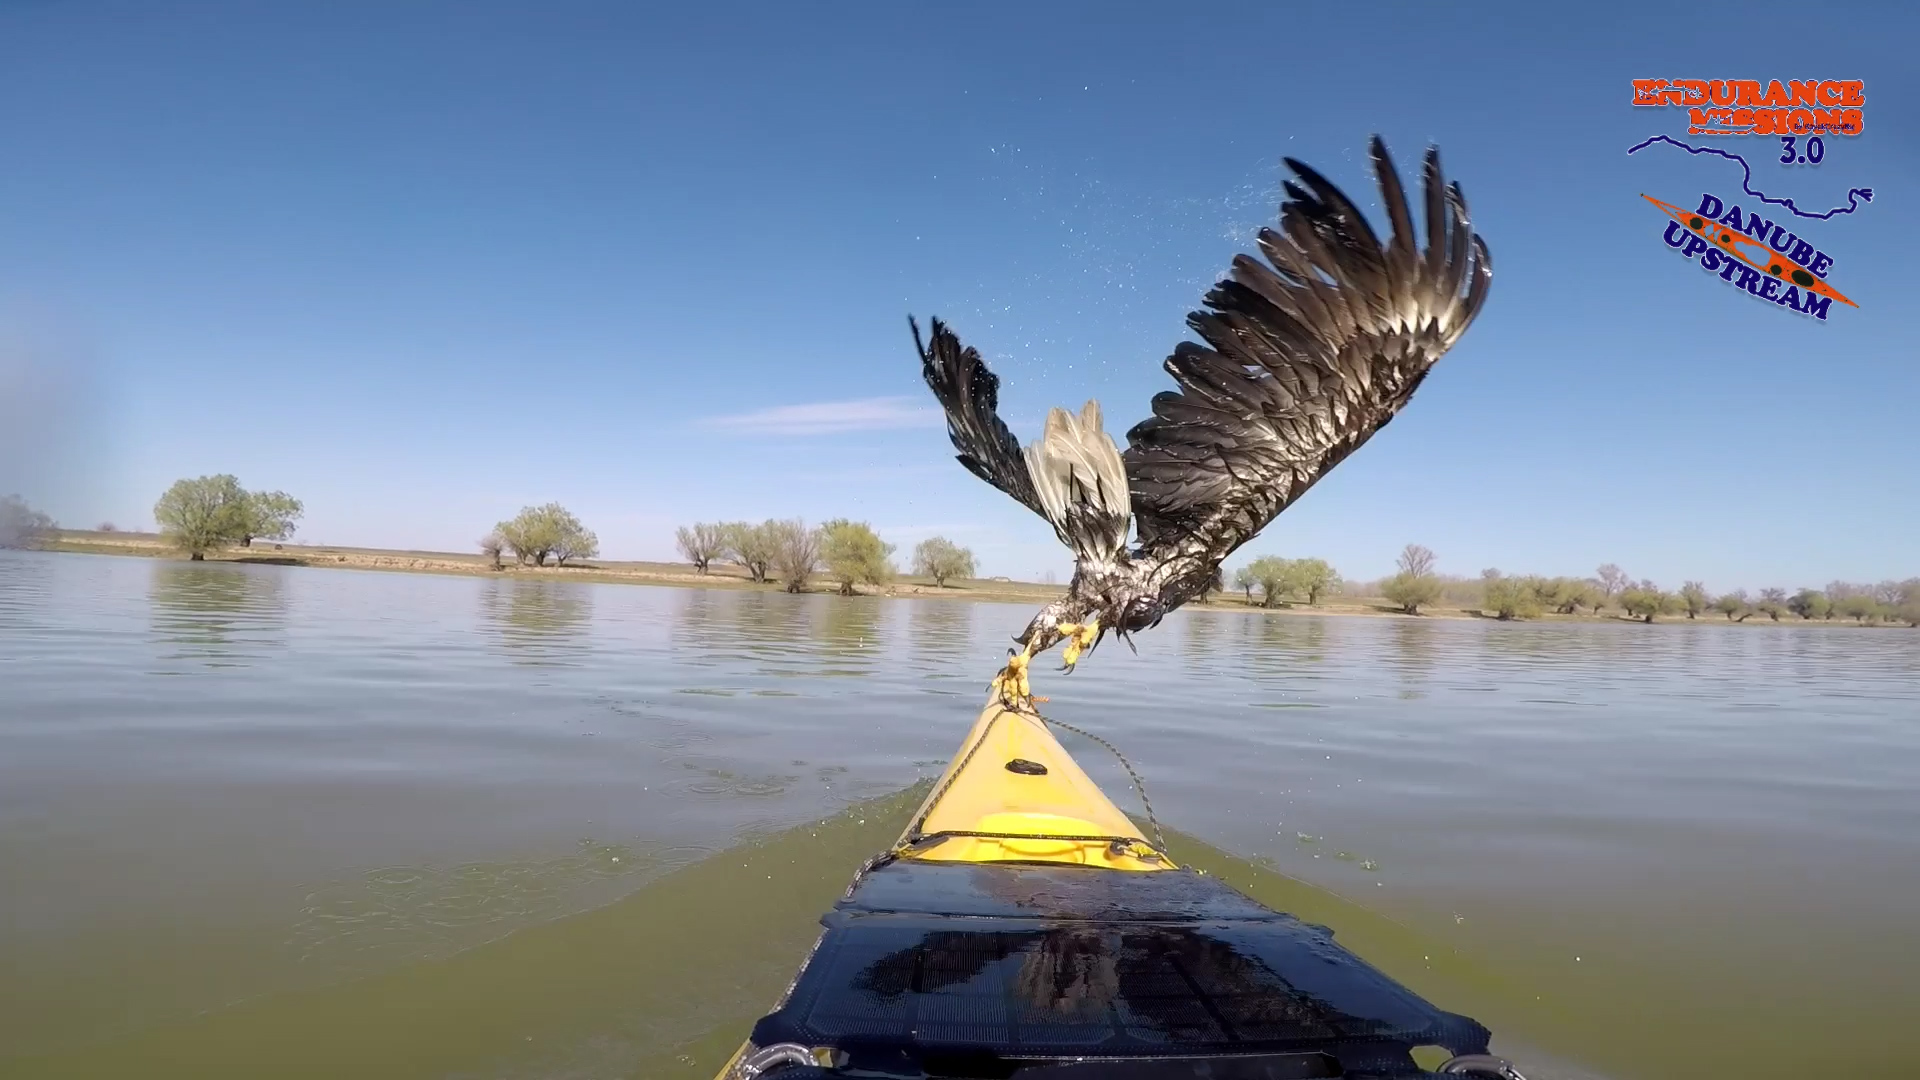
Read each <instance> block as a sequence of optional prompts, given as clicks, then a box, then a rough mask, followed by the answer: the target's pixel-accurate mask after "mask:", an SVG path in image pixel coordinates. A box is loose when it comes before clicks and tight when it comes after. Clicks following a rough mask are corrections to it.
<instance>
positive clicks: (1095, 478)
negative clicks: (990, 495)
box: [907, 317, 1131, 564]
mask: <svg viewBox="0 0 1920 1080" xmlns="http://www.w3.org/2000/svg"><path fill="white" fill-rule="evenodd" d="M907 323H908V325H909V326H911V327H913V343H914V347H915V348H917V349H918V350H919V351H920V363H921V367H922V372H923V374H925V375H926V378H927V385H928V386H929V387H931V388H932V389H933V395H934V397H936V398H938V399H939V400H940V407H941V408H942V409H943V410H945V411H946V414H947V434H948V436H949V437H951V438H952V440H953V448H954V449H955V450H958V451H960V453H959V454H958V455H957V456H958V457H959V460H960V464H962V465H965V466H966V467H967V468H968V470H970V471H971V472H972V473H973V474H974V475H975V476H978V477H979V478H980V479H982V480H985V481H986V482H987V483H989V484H992V485H993V486H994V487H997V488H999V489H1000V490H1001V491H1004V492H1006V493H1007V494H1009V495H1011V496H1013V497H1014V498H1015V499H1018V500H1020V502H1021V503H1022V504H1023V505H1025V506H1026V507H1027V508H1028V509H1030V510H1032V511H1033V512H1034V513H1036V514H1039V515H1040V516H1041V517H1043V518H1046V519H1047V521H1048V522H1049V523H1051V524H1052V525H1053V529H1054V532H1055V533H1056V534H1058V535H1059V537H1060V542H1061V543H1063V544H1065V545H1067V547H1069V548H1071V549H1072V550H1073V554H1074V557H1075V558H1076V559H1094V560H1097V561H1099V562H1101V563H1102V564H1110V563H1111V562H1112V561H1113V559H1114V557H1115V556H1116V555H1118V554H1119V553H1120V552H1121V551H1122V550H1124V549H1125V547H1126V544H1127V524H1128V501H1129V497H1130V496H1129V488H1130V486H1131V485H1130V482H1129V481H1128V479H1127V473H1126V467H1125V466H1124V465H1123V464H1122V463H1121V459H1120V448H1119V447H1117V446H1115V445H1114V444H1113V439H1112V438H1111V437H1109V436H1108V435H1107V433H1106V432H1105V431H1104V430H1102V428H1101V423H1100V406H1099V405H1098V404H1096V403H1094V402H1091V401H1089V402H1087V404H1086V407H1085V408H1084V409H1082V410H1081V411H1080V414H1079V415H1078V416H1075V415H1074V414H1072V413H1069V412H1067V411H1066V410H1064V409H1054V410H1053V411H1052V412H1051V413H1049V414H1048V416H1047V427H1046V431H1045V432H1044V433H1043V434H1042V435H1041V437H1040V439H1039V440H1038V441H1037V442H1035V443H1034V444H1033V445H1031V446H1029V447H1027V448H1026V449H1025V450H1022V449H1021V448H1020V440H1018V439H1016V438H1014V435H1013V432H1012V431H1010V430H1008V428H1007V425H1006V422H1005V421H1003V420H1001V419H1000V415H999V413H998V411H997V410H998V409H999V406H1000V377H999V376H998V375H995V374H994V373H993V372H992V371H990V370H988V368H987V364H986V361H984V360H982V359H980V353H979V352H978V351H977V350H975V349H973V348H971V347H963V346H962V345H961V344H960V339H959V338H958V337H956V336H955V335H954V333H953V331H952V330H949V329H948V328H947V325H946V324H945V323H943V322H941V321H940V320H939V319H935V320H933V327H932V330H933V343H932V344H931V345H928V344H926V343H925V342H923V341H922V340H921V337H920V324H919V323H917V322H915V321H914V320H913V319H912V318H911V317H909V318H908V319H907Z"/></svg>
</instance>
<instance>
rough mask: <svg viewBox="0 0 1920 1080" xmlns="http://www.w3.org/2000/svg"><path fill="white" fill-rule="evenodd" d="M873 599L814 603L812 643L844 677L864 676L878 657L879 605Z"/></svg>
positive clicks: (840, 598) (823, 599)
mask: <svg viewBox="0 0 1920 1080" xmlns="http://www.w3.org/2000/svg"><path fill="white" fill-rule="evenodd" d="M883 603H886V601H884V600H881V599H879V598H877V597H872V596H831V597H819V598H818V599H816V600H814V609H815V611H816V612H818V614H819V616H820V626H819V634H818V637H817V638H816V639H815V641H816V642H817V644H818V646H819V650H820V652H821V654H822V655H824V656H828V657H831V658H833V661H834V667H836V668H838V669H839V670H840V672H841V673H844V674H847V675H865V674H867V670H868V668H869V667H871V666H872V664H873V663H874V661H875V660H876V659H877V658H878V656H879V653H880V605H881V604H883Z"/></svg>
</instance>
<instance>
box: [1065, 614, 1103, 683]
mask: <svg viewBox="0 0 1920 1080" xmlns="http://www.w3.org/2000/svg"><path fill="white" fill-rule="evenodd" d="M1058 629H1059V631H1060V632H1061V633H1062V634H1065V635H1066V636H1067V646H1066V648H1064V649H1062V650H1060V659H1061V661H1062V662H1064V663H1065V664H1066V665H1067V670H1069V671H1071V670H1073V665H1075V664H1077V663H1079V662H1080V654H1081V653H1083V652H1085V651H1087V650H1088V649H1091V648H1093V643H1094V641H1095V639H1097V638H1098V637H1099V636H1100V620H1099V619H1097V618H1096V619H1090V620H1088V621H1087V622H1084V623H1061V624H1060V625H1059V627H1058Z"/></svg>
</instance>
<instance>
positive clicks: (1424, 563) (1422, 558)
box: [1396, 544, 1435, 578]
mask: <svg viewBox="0 0 1920 1080" xmlns="http://www.w3.org/2000/svg"><path fill="white" fill-rule="evenodd" d="M1396 561H1397V562H1398V563H1399V565H1400V572H1401V573H1402V574H1405V575H1407V576H1408V577H1415V578H1420V577H1428V576H1430V575H1431V574H1432V573H1433V564H1434V562H1435V558H1434V554H1433V552H1432V551H1431V550H1429V549H1427V548H1423V547H1421V546H1420V545H1419V544H1408V545H1407V546H1406V547H1405V548H1403V549H1401V551H1400V558H1399V559H1398V560H1396Z"/></svg>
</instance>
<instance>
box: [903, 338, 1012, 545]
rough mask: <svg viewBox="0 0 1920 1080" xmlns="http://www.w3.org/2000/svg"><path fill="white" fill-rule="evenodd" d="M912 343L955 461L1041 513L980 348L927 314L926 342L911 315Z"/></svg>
mask: <svg viewBox="0 0 1920 1080" xmlns="http://www.w3.org/2000/svg"><path fill="white" fill-rule="evenodd" d="M907 325H908V326H910V327H912V328H913V347H914V348H915V349H917V350H918V351H919V353H920V368H921V374H923V375H925V376H926V380H927V385H928V386H929V387H931V388H932V389H933V396H934V397H936V398H938V399H939V400H940V407H941V408H942V409H944V410H946V414H947V436H948V437H949V438H951V439H952V440H953V448H954V449H955V450H958V451H960V453H959V455H958V458H959V461H960V464H962V465H965V466H966V467H967V469H968V471H970V472H972V473H973V475H975V476H977V477H979V478H980V479H982V480H985V481H986V482H987V483H989V484H992V485H993V486H994V487H997V488H999V489H1000V490H1001V491H1004V492H1006V493H1007V494H1009V495H1011V496H1013V497H1014V498H1015V499H1018V500H1019V501H1020V503H1021V505H1023V506H1025V507H1026V508H1027V509H1029V510H1032V511H1033V512H1034V513H1036V514H1039V515H1040V516H1041V517H1045V516H1046V514H1047V512H1046V511H1045V510H1044V509H1042V508H1041V506H1040V495H1039V493H1038V492H1036V491H1035V490H1034V488H1033V478H1032V477H1031V476H1029V475H1027V462H1026V459H1025V458H1024V457H1022V456H1021V452H1020V440H1019V439H1016V438H1014V437H1013V432H1011V431H1009V430H1007V424H1006V421H1004V420H1002V419H1000V414H999V412H998V411H997V410H998V409H999V408H1000V376H998V375H995V374H994V373H993V372H992V371H990V370H988V369H987V363H986V361H984V360H982V359H980V351H979V350H978V349H975V348H973V347H972V346H970V345H969V346H965V347H963V346H961V344H960V339H959V338H958V337H955V336H954V333H953V331H952V330H949V329H947V324H946V323H943V322H941V321H940V320H939V319H934V320H933V326H932V330H933V344H932V346H931V347H929V346H928V345H926V344H925V343H923V342H922V341H921V339H920V324H919V323H918V322H915V321H914V319H913V317H912V316H908V317H907Z"/></svg>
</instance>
